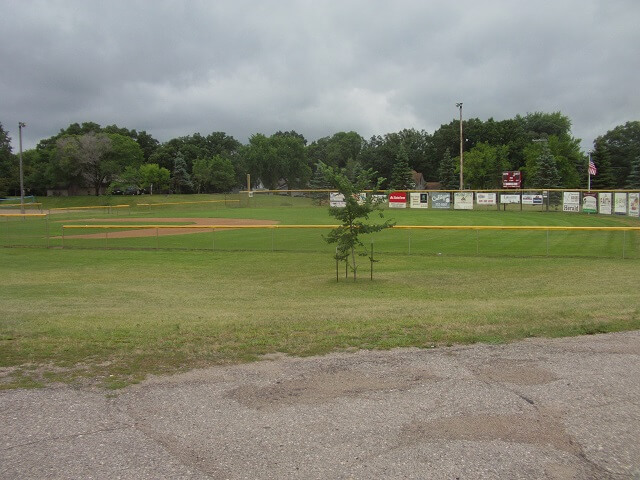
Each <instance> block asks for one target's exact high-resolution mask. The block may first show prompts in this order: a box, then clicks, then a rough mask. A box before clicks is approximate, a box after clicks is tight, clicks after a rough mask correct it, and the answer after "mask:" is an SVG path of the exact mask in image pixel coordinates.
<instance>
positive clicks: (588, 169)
mask: <svg viewBox="0 0 640 480" xmlns="http://www.w3.org/2000/svg"><path fill="white" fill-rule="evenodd" d="M587 175H589V191H591V150H589V163H588V164H587Z"/></svg>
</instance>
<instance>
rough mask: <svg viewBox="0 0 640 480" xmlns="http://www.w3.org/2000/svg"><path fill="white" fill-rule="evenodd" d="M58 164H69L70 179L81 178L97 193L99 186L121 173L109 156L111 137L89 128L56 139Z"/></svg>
mask: <svg viewBox="0 0 640 480" xmlns="http://www.w3.org/2000/svg"><path fill="white" fill-rule="evenodd" d="M56 145H57V149H58V153H59V156H60V159H61V164H63V165H65V166H67V167H68V171H69V173H70V175H69V177H71V179H76V180H79V179H80V178H84V180H86V181H87V182H89V184H90V185H91V186H92V187H93V188H94V189H95V194H96V195H100V188H101V187H102V186H103V185H104V184H105V183H107V184H108V183H110V182H111V180H112V179H113V177H115V175H117V174H118V173H120V171H121V170H120V168H119V165H118V163H117V161H116V160H115V159H114V158H113V157H110V155H109V154H110V153H111V152H112V141H111V138H109V136H108V135H107V134H105V133H94V132H89V133H85V134H82V135H68V136H65V137H62V138H60V139H58V141H57V143H56Z"/></svg>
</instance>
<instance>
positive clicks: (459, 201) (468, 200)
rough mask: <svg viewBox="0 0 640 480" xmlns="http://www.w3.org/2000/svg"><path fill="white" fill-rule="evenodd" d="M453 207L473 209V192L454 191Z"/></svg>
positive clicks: (456, 208)
mask: <svg viewBox="0 0 640 480" xmlns="http://www.w3.org/2000/svg"><path fill="white" fill-rule="evenodd" d="M453 208H454V209H455V210H473V193H472V192H456V193H454V194H453Z"/></svg>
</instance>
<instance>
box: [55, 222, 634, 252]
mask: <svg viewBox="0 0 640 480" xmlns="http://www.w3.org/2000/svg"><path fill="white" fill-rule="evenodd" d="M339 226H340V225H279V224H276V225H63V226H62V248H65V231H67V230H81V229H84V230H86V229H94V230H104V231H105V237H104V238H105V241H108V239H109V237H108V232H109V231H110V230H119V231H123V230H155V233H156V235H155V237H156V248H157V249H159V247H158V243H157V242H158V236H159V231H160V230H180V229H182V230H184V229H189V230H211V231H212V232H215V231H216V230H257V229H262V230H271V231H272V232H274V231H275V230H287V229H289V230H291V229H298V230H312V229H316V230H317V229H333V228H337V227H339ZM390 229H392V230H406V231H409V237H408V254H409V255H411V254H412V251H411V249H412V245H411V241H412V238H411V231H414V230H418V231H425V230H440V231H442V230H452V231H460V230H466V231H475V232H476V239H475V240H476V254H477V255H479V254H480V247H479V235H478V233H479V232H480V231H542V232H546V255H547V256H548V255H549V249H550V239H549V233H550V232H554V231H563V232H580V231H582V232H622V234H623V240H622V258H626V257H627V255H626V253H627V252H626V244H627V232H640V226H637V227H634V226H621V227H604V226H603V227H593V226H572V227H567V226H551V225H549V226H540V225H528V226H527V225H524V226H523V225H518V226H515V225H395V226H393V227H390ZM274 245H275V242H274V237H273V233H272V236H271V250H272V251H274V250H275V247H274ZM104 248H108V245H107V243H105V247H104ZM212 249H215V247H212Z"/></svg>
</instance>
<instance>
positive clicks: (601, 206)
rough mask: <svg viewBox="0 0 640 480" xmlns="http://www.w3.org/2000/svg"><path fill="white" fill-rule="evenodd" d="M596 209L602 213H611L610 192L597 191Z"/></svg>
mask: <svg viewBox="0 0 640 480" xmlns="http://www.w3.org/2000/svg"><path fill="white" fill-rule="evenodd" d="M598 210H599V211H600V213H601V214H603V215H611V193H609V192H603V193H598Z"/></svg>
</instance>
